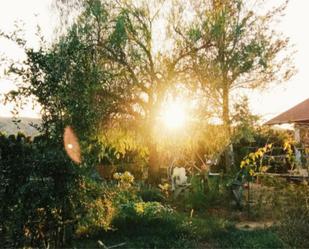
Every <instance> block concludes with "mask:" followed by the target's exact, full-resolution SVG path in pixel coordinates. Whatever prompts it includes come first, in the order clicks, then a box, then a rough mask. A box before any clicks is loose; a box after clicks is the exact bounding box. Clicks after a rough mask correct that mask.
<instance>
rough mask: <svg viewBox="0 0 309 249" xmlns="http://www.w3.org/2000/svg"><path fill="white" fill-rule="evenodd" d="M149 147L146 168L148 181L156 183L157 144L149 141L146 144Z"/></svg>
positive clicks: (157, 166)
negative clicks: (147, 166)
mask: <svg viewBox="0 0 309 249" xmlns="http://www.w3.org/2000/svg"><path fill="white" fill-rule="evenodd" d="M148 149H149V161H148V164H149V169H148V182H149V183H150V184H158V183H159V181H160V179H159V158H158V150H157V145H156V144H155V143H154V142H153V141H150V142H149V144H148Z"/></svg>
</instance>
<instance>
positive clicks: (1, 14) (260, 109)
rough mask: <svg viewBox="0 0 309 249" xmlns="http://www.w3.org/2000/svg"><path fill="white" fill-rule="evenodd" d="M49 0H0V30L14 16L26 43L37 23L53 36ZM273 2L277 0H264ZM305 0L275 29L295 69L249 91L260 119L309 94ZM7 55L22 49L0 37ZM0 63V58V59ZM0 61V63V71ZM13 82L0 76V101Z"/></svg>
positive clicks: (32, 113) (296, 1) (5, 109)
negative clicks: (287, 44)
mask: <svg viewBox="0 0 309 249" xmlns="http://www.w3.org/2000/svg"><path fill="white" fill-rule="evenodd" d="M51 1H52V0H1V1H0V30H4V31H11V30H13V29H14V22H15V21H16V20H19V21H22V22H24V25H25V26H24V29H25V31H26V33H25V38H26V40H28V41H29V45H31V46H37V43H36V42H35V33H36V27H37V25H38V24H39V25H40V27H41V29H42V33H43V34H44V36H45V37H46V39H47V40H51V39H52V37H53V30H54V28H55V25H56V24H57V21H56V14H55V12H54V10H53V9H52V4H51ZM267 1H272V2H274V3H276V2H279V1H278V0H267ZM308 9H309V0H290V3H289V6H288V8H287V10H286V15H285V16H284V17H283V18H282V22H281V23H280V24H279V25H278V27H277V29H278V30H279V31H282V32H283V33H284V35H286V36H288V37H290V41H291V43H292V44H294V45H295V49H296V50H297V53H296V54H295V60H294V63H295V66H296V68H297V70H298V73H297V74H296V75H295V76H294V77H293V78H292V79H291V80H289V81H288V82H286V83H284V84H280V85H277V86H274V87H272V88H270V89H268V90H266V91H263V92H260V91H253V92H252V91H251V92H249V99H250V108H251V110H252V112H253V113H254V114H258V115H260V116H261V117H262V119H263V120H267V119H269V118H272V117H274V116H276V115H278V114H280V113H281V112H283V111H285V110H287V109H289V108H291V107H293V106H294V105H296V104H298V103H300V102H302V101H303V100H305V99H307V98H309V32H308V30H307V29H306V24H308V23H309V15H308ZM1 53H4V54H6V55H7V56H8V57H10V58H14V59H16V58H18V59H20V58H21V59H22V58H23V56H24V55H23V53H22V51H21V50H19V49H18V48H17V47H16V46H14V45H13V44H11V43H9V42H7V41H5V40H4V39H0V54H1ZM0 63H1V62H0ZM3 69H4V65H3V64H2V65H1V64H0V75H1V72H2V71H3ZM14 87H15V86H14V83H13V82H12V81H10V80H8V79H3V78H2V79H0V102H2V101H1V100H2V99H3V94H4V93H6V92H8V91H10V90H12V89H14ZM12 108H13V105H6V106H5V105H3V103H0V116H6V117H8V116H11V110H12ZM20 116H26V117H39V107H36V108H35V109H33V108H32V104H30V103H29V105H27V106H26V107H25V109H24V110H23V111H22V112H21V113H20Z"/></svg>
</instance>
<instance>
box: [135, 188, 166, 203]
mask: <svg viewBox="0 0 309 249" xmlns="http://www.w3.org/2000/svg"><path fill="white" fill-rule="evenodd" d="M167 185H168V184H167ZM160 186H162V188H160V189H158V188H156V187H153V186H151V185H149V186H145V185H141V186H140V189H139V192H138V195H139V196H140V197H141V198H142V200H143V201H145V202H148V201H151V202H163V201H164V199H165V197H167V196H168V188H169V186H166V185H161V184H160ZM162 192H163V193H162Z"/></svg>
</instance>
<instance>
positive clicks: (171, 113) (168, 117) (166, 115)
mask: <svg viewBox="0 0 309 249" xmlns="http://www.w3.org/2000/svg"><path fill="white" fill-rule="evenodd" d="M162 120H163V123H164V124H165V126H166V127H168V128H170V129H179V128H182V127H183V126H184V125H185V122H186V110H185V106H184V105H183V104H182V103H181V102H179V101H175V102H170V103H167V104H166V106H165V107H164V110H163V112H162Z"/></svg>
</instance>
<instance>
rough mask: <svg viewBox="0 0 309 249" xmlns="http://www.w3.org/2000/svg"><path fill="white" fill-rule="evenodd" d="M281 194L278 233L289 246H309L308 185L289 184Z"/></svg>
mask: <svg viewBox="0 0 309 249" xmlns="http://www.w3.org/2000/svg"><path fill="white" fill-rule="evenodd" d="M283 196H284V200H283V201H284V202H283V203H284V204H285V205H282V206H281V210H280V211H281V212H280V216H279V220H280V223H279V226H278V233H279V235H280V237H281V238H282V240H283V241H284V242H285V243H286V244H287V245H288V246H289V247H291V248H309V205H308V203H309V187H308V185H300V186H297V185H289V186H288V187H287V188H286V189H285V190H283Z"/></svg>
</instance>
